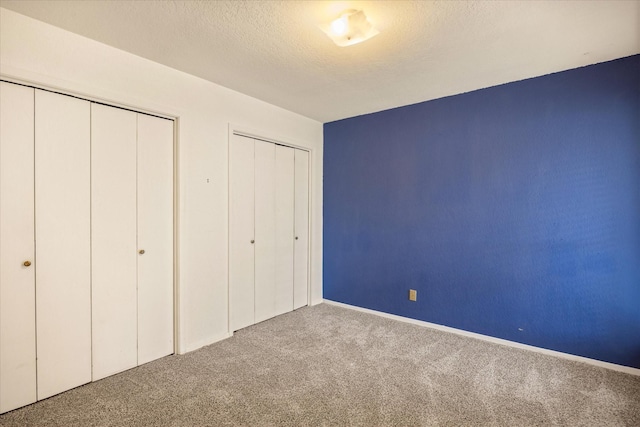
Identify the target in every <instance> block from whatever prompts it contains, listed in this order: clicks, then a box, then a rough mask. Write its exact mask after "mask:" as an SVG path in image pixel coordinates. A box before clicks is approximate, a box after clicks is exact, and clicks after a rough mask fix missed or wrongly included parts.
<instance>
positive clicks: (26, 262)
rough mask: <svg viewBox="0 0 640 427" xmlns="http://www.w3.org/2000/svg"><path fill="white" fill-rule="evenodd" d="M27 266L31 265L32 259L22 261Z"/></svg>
mask: <svg viewBox="0 0 640 427" xmlns="http://www.w3.org/2000/svg"><path fill="white" fill-rule="evenodd" d="M22 265H24V266H25V267H29V266H30V265H31V261H25V262H23V263H22Z"/></svg>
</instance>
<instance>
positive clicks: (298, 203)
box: [293, 150, 309, 309]
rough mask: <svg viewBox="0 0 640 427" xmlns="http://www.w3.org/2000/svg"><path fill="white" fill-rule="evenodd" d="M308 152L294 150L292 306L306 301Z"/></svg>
mask: <svg viewBox="0 0 640 427" xmlns="http://www.w3.org/2000/svg"><path fill="white" fill-rule="evenodd" d="M308 271H309V153H308V152H307V151H302V150H296V151H295V255H294V279H293V280H294V292H293V308H294V309H297V308H300V307H302V306H305V305H307V303H308V299H309V297H308V295H307V292H308V280H309V279H308Z"/></svg>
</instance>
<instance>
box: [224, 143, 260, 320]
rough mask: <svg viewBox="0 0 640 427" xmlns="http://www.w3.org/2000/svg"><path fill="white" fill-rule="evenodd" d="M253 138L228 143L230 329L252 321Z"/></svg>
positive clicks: (253, 249) (253, 248)
mask: <svg viewBox="0 0 640 427" xmlns="http://www.w3.org/2000/svg"><path fill="white" fill-rule="evenodd" d="M254 164H255V161H254V141H253V139H250V138H245V137H243V136H238V135H232V137H231V143H230V144H229V322H230V327H229V330H230V331H232V332H233V331H236V330H238V329H242V328H244V327H246V326H249V325H253V324H254V323H255V322H254V319H255V316H254V299H255V293H254V280H255V274H254V273H255V265H254V262H255V244H254V241H255V234H254V206H255V204H254V195H255V192H254V178H255V172H254Z"/></svg>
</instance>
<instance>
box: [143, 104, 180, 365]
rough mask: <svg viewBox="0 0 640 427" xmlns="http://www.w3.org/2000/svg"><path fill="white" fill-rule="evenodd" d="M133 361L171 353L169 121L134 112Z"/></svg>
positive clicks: (171, 123)
mask: <svg viewBox="0 0 640 427" xmlns="http://www.w3.org/2000/svg"><path fill="white" fill-rule="evenodd" d="M137 247H138V365H141V364H143V363H147V362H150V361H152V360H155V359H159V358H160V357H164V356H168V355H169V354H172V353H173V121H171V120H166V119H161V118H158V117H152V116H148V115H145V114H138V246H137Z"/></svg>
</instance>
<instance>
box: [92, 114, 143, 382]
mask: <svg viewBox="0 0 640 427" xmlns="http://www.w3.org/2000/svg"><path fill="white" fill-rule="evenodd" d="M136 122H137V114H136V113H133V112H131V111H126V110H122V109H119V108H113V107H107V106H104V105H99V104H92V105H91V215H92V223H91V231H92V239H91V249H92V259H93V264H92V332H93V346H92V359H93V380H94V381H95V380H98V379H100V378H104V377H106V376H109V375H112V374H115V373H117V372H120V371H124V370H126V369H129V368H133V367H134V366H136V365H137V340H138V334H137V289H136V286H137V284H136V281H137V271H136V262H137V259H138V256H137V247H136V222H137V215H136V188H137V182H136V167H137V165H136V151H137V150H136Z"/></svg>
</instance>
